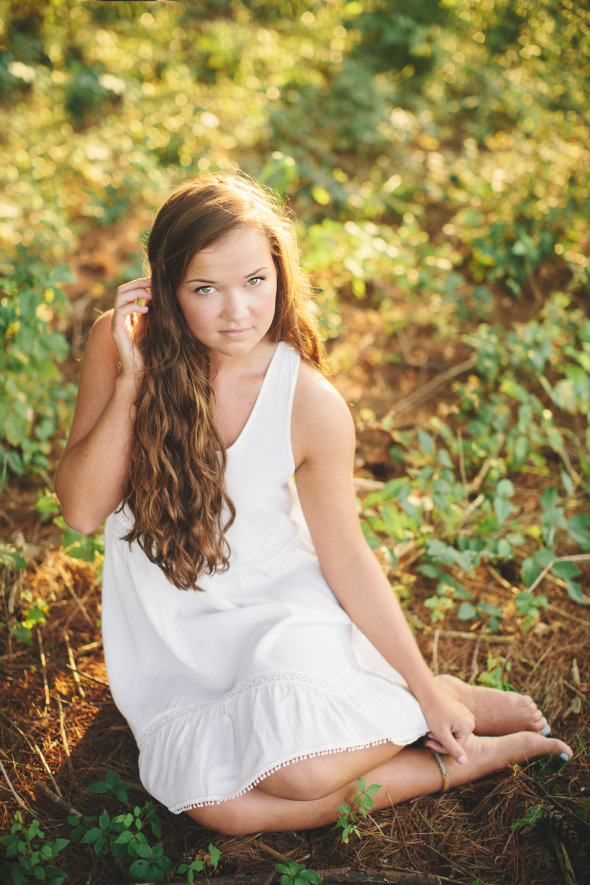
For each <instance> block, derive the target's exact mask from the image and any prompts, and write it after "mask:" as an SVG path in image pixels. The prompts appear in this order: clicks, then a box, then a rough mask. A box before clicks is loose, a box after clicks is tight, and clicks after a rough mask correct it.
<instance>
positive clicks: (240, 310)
mask: <svg viewBox="0 0 590 885" xmlns="http://www.w3.org/2000/svg"><path fill="white" fill-rule="evenodd" d="M223 316H224V318H225V319H227V320H231V321H232V322H234V323H235V322H237V321H239V320H243V319H246V317H247V316H248V305H247V299H246V293H245V292H244V291H243V290H241V289H230V290H229V291H228V293H227V295H226V297H225V301H224V305H223Z"/></svg>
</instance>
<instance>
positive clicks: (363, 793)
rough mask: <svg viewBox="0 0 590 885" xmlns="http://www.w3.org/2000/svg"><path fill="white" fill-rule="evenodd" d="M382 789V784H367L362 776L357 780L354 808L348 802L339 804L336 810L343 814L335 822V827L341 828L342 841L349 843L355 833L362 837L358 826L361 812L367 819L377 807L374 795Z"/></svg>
mask: <svg viewBox="0 0 590 885" xmlns="http://www.w3.org/2000/svg"><path fill="white" fill-rule="evenodd" d="M380 789H381V784H371V786H370V787H367V786H365V782H364V780H363V778H362V777H360V778H359V779H358V780H357V789H356V790H355V791H354V808H351V807H350V805H349V804H348V802H347V803H346V804H345V805H339V806H338V808H337V809H336V811H338V812H340V814H341V815H342V816H341V817H340V819H339V820H338V821H336V823H335V824H334V829H335V830H337V829H341V830H342V833H341V836H342V841H343V842H345V843H348V840H349V839H350V837H351V836H352V834H353V833H354V834H355V835H356V836H358V837H359V839H360V837H361V834H360V832H359V828H358V817H359V814H360V815H361V817H362V818H364V819H365V820H366V818H367V816H368V814H369V811H370V810H371V809H372V808H374V807H375V802H374V801H373V796H376V795H377V793H378V792H379V790H380Z"/></svg>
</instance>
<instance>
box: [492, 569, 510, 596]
mask: <svg viewBox="0 0 590 885" xmlns="http://www.w3.org/2000/svg"><path fill="white" fill-rule="evenodd" d="M488 571H489V573H490V575H491V576H492V577H493V578H495V579H496V581H497V582H498V583H499V584H501V585H502V587H505V588H506V590H512V584H511V583H510V582H509V581H507V580H506V578H503V577H502V575H501V574H500V572H498V571H496V569H495V568H494V566H493V565H488Z"/></svg>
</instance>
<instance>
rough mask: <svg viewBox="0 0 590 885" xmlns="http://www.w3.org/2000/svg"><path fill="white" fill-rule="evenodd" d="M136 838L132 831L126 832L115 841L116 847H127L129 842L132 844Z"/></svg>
mask: <svg viewBox="0 0 590 885" xmlns="http://www.w3.org/2000/svg"><path fill="white" fill-rule="evenodd" d="M133 838H135V837H134V835H133V833H132V832H131V830H125V831H124V832H123V833H121V835H120V836H119V837H118V839H116V840H115V845H126V844H127V842H131V840H132V839H133Z"/></svg>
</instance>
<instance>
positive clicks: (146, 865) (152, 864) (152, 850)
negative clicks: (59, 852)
mask: <svg viewBox="0 0 590 885" xmlns="http://www.w3.org/2000/svg"><path fill="white" fill-rule="evenodd" d="M111 780H112V779H111ZM104 783H105V782H100V786H101V787H102V786H103V784H104ZM92 786H96V785H94V784H93V785H92ZM107 789H108V790H112V791H113V792H114V793H115V795H118V794H119V792H120V788H119V784H114V785H113V786H109V785H108V784H107ZM91 792H106V790H103V789H99V790H92V791H91ZM68 821H69V823H70V824H72V826H74V829H73V831H72V833H71V835H72V839H73V840H74V841H76V842H81V843H82V844H85V845H90V846H92V850H93V851H94V853H95V854H96V855H97V856H100V855H107V854H111V855H112V856H113V857H114V858H115V859H116V860H117V861H120V862H121V863H126V864H130V866H129V875H130V876H131V877H132V879H133V880H135V881H143V882H165V880H166V876H168V875H170V873H171V872H172V870H173V868H174V864H173V863H172V861H171V860H170V858H169V857H167V856H166V855H165V854H164V847H163V845H162V843H161V842H158V843H156V844H155V845H150V843H149V841H148V838H147V836H146V834H145V832H144V830H145V827H146V825H147V824H149V827H150V829H151V831H152V834H153V835H154V836H157V837H160V836H161V834H162V830H161V826H160V822H159V820H158V818H157V815H156V809H155V807H154V805H153V803H152V802H146V804H145V806H143V808H140V807H139V806H135V808H134V809H133V812H128V813H127V814H118V815H115V817H113V818H111V817H110V815H109V813H108V812H107V811H106V810H104V811H103V812H102V814H101V815H100V816H99V818H98V820H97V819H96V817H92V816H91V817H87V818H85V819H84V822H83V823H82V824H81V823H80V821H79V820H78V818H77V817H75V816H74V815H71V816H70V817H68ZM93 824H94V825H93Z"/></svg>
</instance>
